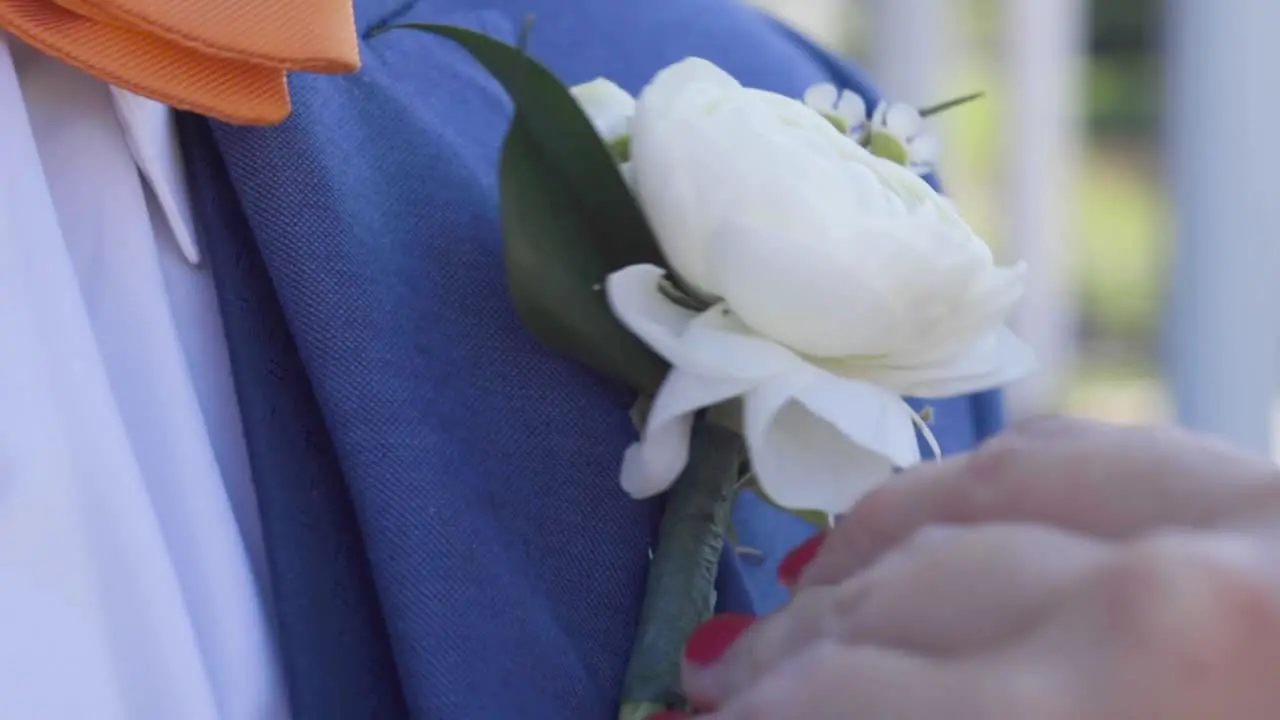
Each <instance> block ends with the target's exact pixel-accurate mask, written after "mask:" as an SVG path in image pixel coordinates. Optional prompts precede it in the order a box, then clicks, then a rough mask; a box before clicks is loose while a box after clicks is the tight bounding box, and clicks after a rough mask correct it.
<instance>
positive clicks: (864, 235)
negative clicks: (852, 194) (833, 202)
mask: <svg viewBox="0 0 1280 720" xmlns="http://www.w3.org/2000/svg"><path fill="white" fill-rule="evenodd" d="M801 194H803V193H801ZM782 199H783V198H781V197H779V198H778V199H777V200H778V202H781V201H782ZM791 199H793V200H795V201H796V202H797V203H801V204H802V203H803V202H804V198H803V197H794V198H791ZM781 217H783V218H793V219H794V221H793V222H790V223H784V224H783V225H778V226H775V227H770V226H769V225H768V224H766V222H753V221H752V220H753V219H752V218H730V219H728V220H726V222H725V223H724V224H723V225H722V226H721V227H720V228H719V230H718V231H717V233H716V234H715V236H714V237H713V240H712V243H711V248H712V251H713V253H712V254H713V255H714V256H715V257H718V258H719V262H718V263H717V264H716V266H715V267H714V268H712V275H711V278H712V279H713V283H714V287H715V288H716V290H717V291H718V292H719V293H720V295H721V296H722V297H724V299H725V301H726V303H727V304H728V305H729V307H731V308H733V311H734V312H735V313H736V314H737V315H738V316H739V317H741V318H742V320H743V322H745V323H746V324H747V325H748V326H749V327H751V328H752V329H753V330H754V331H755V332H758V333H760V334H761V335H764V336H766V337H769V338H772V339H774V340H777V341H778V342H780V343H782V344H784V345H786V346H787V347H790V348H794V349H795V350H797V351H799V352H801V353H804V354H807V355H812V356H815V357H841V356H846V355H874V354H878V353H880V352H882V351H883V350H884V349H885V348H887V347H893V346H894V344H895V342H896V341H895V338H897V337H898V336H899V333H900V332H901V331H902V330H903V329H904V328H905V327H908V322H909V318H907V317H905V316H903V315H902V314H901V310H900V308H899V306H898V300H897V298H896V297H895V295H894V294H893V290H894V288H893V287H886V288H882V287H878V283H877V282H876V281H875V279H874V278H873V276H872V275H871V274H870V273H868V266H869V265H874V264H875V263H876V262H877V261H878V260H879V258H877V257H876V256H875V255H878V254H879V253H874V254H873V252H874V251H877V250H881V249H883V250H887V251H890V252H894V253H897V252H902V251H903V250H905V249H909V248H908V246H906V245H903V244H901V243H899V244H898V245H897V246H896V247H895V246H894V244H893V239H892V238H890V239H880V238H878V237H874V236H875V235H876V234H877V233H881V232H884V233H892V232H895V231H897V229H895V228H893V227H888V226H880V227H875V226H867V227H863V228H860V230H859V232H860V235H861V237H860V238H859V241H858V242H849V243H846V244H844V245H837V244H832V243H830V242H828V238H827V236H825V235H823V234H819V233H821V230H820V229H818V228H811V227H806V224H807V221H806V220H805V216H804V215H802V214H800V213H783V214H782V216H781ZM809 218H810V219H812V218H813V216H809Z"/></svg>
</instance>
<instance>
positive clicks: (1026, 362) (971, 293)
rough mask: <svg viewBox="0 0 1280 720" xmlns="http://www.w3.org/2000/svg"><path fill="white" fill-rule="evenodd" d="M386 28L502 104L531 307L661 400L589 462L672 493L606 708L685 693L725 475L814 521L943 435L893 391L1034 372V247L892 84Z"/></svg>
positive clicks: (583, 352) (646, 709)
mask: <svg viewBox="0 0 1280 720" xmlns="http://www.w3.org/2000/svg"><path fill="white" fill-rule="evenodd" d="M399 27H400V28H410V29H414V30H419V31H423V32H428V33H432V34H435V35H439V36H442V37H446V38H449V39H450V40H452V41H454V42H456V43H458V44H459V45H460V46H462V47H463V48H464V49H465V50H467V51H468V52H469V53H470V54H471V55H472V56H473V57H475V59H476V60H477V61H479V62H480V63H481V64H482V65H483V66H484V67H485V68H486V69H487V70H488V71H489V73H490V74H492V75H493V77H494V78H495V79H497V80H498V82H499V83H501V84H502V86H503V87H504V88H505V89H506V90H507V92H508V93H509V94H510V95H511V97H512V99H513V101H514V105H515V114H514V119H513V122H512V125H511V128H510V131H509V132H508V134H507V137H506V140H505V143H504V145H503V150H502V157H501V165H500V168H499V171H498V175H499V181H500V188H501V192H500V197H499V200H500V206H501V207H500V210H501V215H502V220H503V234H504V238H503V244H504V251H505V258H506V270H507V279H508V285H509V289H510V293H511V298H512V303H513V306H514V309H515V312H516V313H517V314H518V315H519V317H520V320H521V321H522V323H523V325H524V327H525V328H526V329H527V330H528V332H529V333H531V334H532V335H533V336H534V337H536V338H537V339H538V340H540V341H541V342H542V343H543V344H544V345H545V346H546V347H547V348H549V349H551V350H552V351H554V352H557V353H560V354H562V355H564V356H566V357H569V358H572V359H574V360H576V361H578V362H580V363H582V364H583V365H585V366H586V367H589V368H591V369H593V370H595V371H597V372H599V373H600V374H602V375H604V376H606V377H609V378H611V379H613V380H615V381H617V382H619V383H622V384H625V385H626V386H627V387H630V388H632V389H633V390H635V391H636V393H637V395H639V396H640V397H641V398H642V399H647V400H649V401H650V402H647V403H641V405H645V406H647V407H648V412H647V416H645V417H644V418H643V419H642V422H641V423H640V424H641V426H642V431H641V434H640V438H639V440H638V441H637V442H636V443H635V444H634V445H633V446H632V447H630V448H629V449H628V450H627V451H626V452H625V455H624V456H623V457H622V458H620V471H619V475H618V477H617V478H608V479H604V478H602V481H607V482H620V483H621V485H622V488H623V490H625V491H626V492H628V493H630V494H631V495H632V496H633V497H636V498H646V497H650V496H653V495H656V494H658V493H663V492H666V493H667V497H666V502H665V504H664V511H663V519H662V523H661V526H660V528H659V529H658V540H657V544H656V546H655V547H654V548H653V550H652V560H651V562H650V564H649V579H648V583H647V586H646V594H645V599H644V604H643V609H642V612H641V617H642V620H641V627H640V628H639V631H638V632H637V634H636V640H635V644H634V647H633V650H632V656H631V660H630V663H629V666H628V670H627V676H626V679H625V681H624V686H623V689H622V705H621V708H620V709H619V717H620V718H622V719H623V720H642V719H643V718H648V717H649V716H651V715H654V714H657V713H659V712H661V711H664V710H667V709H675V708H680V707H681V706H682V705H683V704H684V703H683V702H682V701H681V700H680V694H679V690H680V683H679V679H680V657H681V649H682V647H683V645H684V643H685V640H686V639H687V638H688V637H689V635H690V633H691V632H692V631H693V630H694V628H695V627H696V626H697V625H698V624H699V623H701V622H702V621H703V620H705V619H706V618H707V617H708V616H709V615H710V614H711V612H712V610H713V607H714V597H715V579H716V572H717V568H718V563H719V557H720V552H721V550H722V548H723V545H724V543H725V538H726V535H727V534H728V531H729V518H730V509H731V507H732V505H733V500H734V496H735V493H736V492H738V491H739V490H740V489H741V488H742V487H744V486H751V487H755V488H758V489H759V490H760V491H761V492H763V493H764V495H765V496H767V497H768V498H769V499H771V500H772V501H773V502H774V503H775V504H777V505H779V506H781V507H783V508H785V509H788V510H790V511H793V512H796V513H797V514H802V515H803V516H805V517H814V516H816V517H818V518H819V520H818V522H821V523H826V522H827V520H828V518H829V516H830V515H833V514H836V513H839V512H842V511H844V510H846V509H847V508H848V507H849V506H850V505H851V504H852V503H853V502H854V501H855V500H856V499H857V498H858V496H859V495H861V494H862V493H864V492H866V491H867V490H868V489H869V488H871V487H873V486H874V485H875V484H876V483H879V482H881V481H883V480H884V479H885V478H886V477H887V476H888V475H889V473H890V472H892V470H893V469H894V468H901V467H906V466H909V465H912V464H914V463H916V462H919V460H920V452H919V446H918V444H917V429H919V430H920V431H921V434H922V435H923V436H924V438H925V440H926V441H927V442H932V434H931V433H930V431H929V429H928V427H927V424H926V423H924V422H922V421H921V418H919V417H918V416H916V414H915V413H914V412H913V411H912V409H911V407H910V406H909V405H907V403H906V402H905V401H904V400H903V396H904V395H912V396H917V397H926V398H928V397H944V396H950V395H958V394H964V393H969V392H974V391H977V390H983V389H986V388H991V387H995V386H998V385H1000V384H1002V383H1005V382H1008V381H1010V380H1013V379H1015V378H1017V377H1019V376H1021V375H1022V374H1025V373H1026V372H1028V371H1029V370H1030V369H1031V367H1032V360H1031V355H1030V353H1029V352H1028V350H1027V348H1026V347H1025V346H1024V345H1023V344H1022V343H1021V342H1020V341H1018V339H1017V338H1015V337H1014V336H1013V335H1012V334H1011V333H1010V332H1009V331H1008V330H1007V329H1005V327H1004V324H1003V323H1004V319H1005V316H1006V315H1007V314H1008V313H1009V311H1010V309H1011V308H1012V307H1013V305H1014V303H1016V302H1017V300H1018V298H1019V296H1020V295H1021V293H1022V284H1023V276H1024V273H1023V269H1022V267H1021V266H1020V265H1014V266H1010V267H1000V266H997V265H996V264H995V262H994V261H993V259H992V256H991V252H990V250H988V248H987V246H986V245H985V244H984V243H983V242H982V241H981V239H979V238H978V237H977V236H975V235H974V233H973V231H972V230H971V229H970V228H969V226H968V225H967V224H965V222H964V221H963V220H962V219H961V218H960V216H959V215H958V214H957V213H956V212H955V210H954V209H953V206H952V205H951V204H949V203H948V202H947V201H946V200H945V199H944V198H942V197H941V196H939V195H938V194H937V193H936V192H935V191H934V190H933V189H932V188H930V186H929V185H928V184H926V183H925V182H924V180H922V179H921V177H920V176H919V174H918V173H919V172H920V171H921V170H922V167H923V166H922V165H921V163H920V162H915V163H914V165H913V160H912V152H913V151H912V150H911V149H910V148H911V147H913V143H915V144H916V145H915V146H918V144H919V138H920V136H919V135H918V134H913V131H912V128H914V127H915V126H914V125H911V124H910V123H908V124H903V122H902V121H901V119H900V113H897V112H895V110H894V109H893V107H892V106H890V107H888V108H887V109H886V110H885V111H884V112H883V113H877V112H873V113H872V115H871V117H866V107H865V103H861V104H859V103H860V102H861V99H860V98H856V96H854V95H841V94H840V93H836V94H835V95H834V96H833V95H832V94H831V92H828V91H827V90H823V91H821V93H812V92H811V93H810V94H809V95H810V97H809V98H808V99H809V101H810V102H811V103H817V104H819V105H821V104H823V103H825V102H826V101H830V102H829V104H830V108H827V109H823V108H818V109H815V108H814V107H810V106H808V105H806V104H805V103H804V102H802V101H800V100H797V99H793V98H788V97H784V96H782V95H777V94H775V93H770V92H765V91H762V90H755V89H750V88H745V87H743V86H742V85H741V84H740V83H738V81H736V80H735V79H734V78H732V77H730V76H729V75H728V74H726V73H725V72H723V71H722V70H720V69H719V68H717V67H716V66H714V65H712V64H711V63H709V62H707V61H705V60H699V59H689V60H685V61H682V62H679V63H676V64H674V65H672V66H670V67H668V68H666V69H664V70H662V71H661V72H659V73H658V74H657V75H656V76H655V77H654V78H653V79H652V81H651V82H650V83H648V85H647V86H646V87H645V88H644V90H643V92H641V93H640V95H639V97H638V98H633V97H632V96H631V95H630V94H629V93H627V92H625V91H623V90H622V89H621V88H619V87H617V86H616V85H614V84H613V83H611V82H609V81H608V80H603V79H602V80H596V81H593V82H591V83H587V84H585V85H581V86H577V87H575V88H573V89H570V88H568V87H566V86H565V85H564V84H563V83H562V82H560V80H558V79H557V78H556V77H555V75H553V74H552V73H551V72H550V71H548V70H547V69H546V68H545V67H543V66H542V65H540V64H539V63H537V62H535V61H533V60H532V59H531V58H529V57H528V56H527V55H526V54H525V53H524V52H523V50H522V49H521V48H519V47H516V48H513V47H509V46H506V45H503V44H501V43H499V42H497V41H495V40H493V39H491V38H488V37H486V36H484V35H480V34H478V33H475V32H472V31H469V30H464V29H461V28H455V27H449V26H443V25H424V24H409V25H403V26H399ZM394 29H396V28H391V29H390V30H394ZM386 31H387V30H383V31H380V32H386ZM526 32H527V28H526ZM819 95H821V97H819ZM855 98H856V99H855ZM818 101H823V103H820V102H818ZM920 114H923V113H920ZM845 115H847V116H848V117H847V118H846V120H847V122H846V121H841V118H844V116H845ZM833 117H834V118H835V119H834V120H833ZM860 118H861V119H860ZM913 122H914V121H913ZM908 125H910V127H908ZM880 131H884V132H890V133H899V134H900V135H901V137H899V135H893V137H894V138H898V140H900V141H901V142H899V143H898V144H899V145H902V146H903V147H905V148H907V150H905V151H903V152H897V151H896V150H894V148H898V145H885V144H883V143H880V144H878V143H877V142H876V141H875V138H876V137H878V136H877V134H876V133H877V132H880ZM909 131H912V132H909ZM898 140H895V142H898ZM886 148H887V149H886ZM899 149H900V148H899ZM926 149H927V148H926ZM891 150H893V152H890V151H891ZM917 151H918V147H917ZM917 156H918V157H917V158H916V160H920V159H922V158H923V157H924V155H923V154H921V153H920V152H917ZM619 412H620V413H621V412H626V409H625V408H619ZM549 422H554V418H551V419H549ZM938 450H939V449H938V448H937V446H936V443H935V444H934V451H935V452H934V454H935V455H937V454H939V453H938Z"/></svg>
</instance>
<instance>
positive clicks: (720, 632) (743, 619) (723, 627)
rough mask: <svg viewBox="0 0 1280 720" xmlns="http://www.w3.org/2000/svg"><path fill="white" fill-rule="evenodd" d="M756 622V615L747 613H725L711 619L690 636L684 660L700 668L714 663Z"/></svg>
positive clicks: (685, 647) (686, 644)
mask: <svg viewBox="0 0 1280 720" xmlns="http://www.w3.org/2000/svg"><path fill="white" fill-rule="evenodd" d="M755 621H756V617H755V616H754V615H748V614H746V613H724V614H723V615H717V616H715V617H713V618H711V619H710V620H708V621H706V622H704V623H702V624H701V625H699V626H698V629H697V630H694V631H693V635H690V636H689V642H687V643H685V646H684V659H685V660H688V661H689V662H690V663H692V664H694V665H697V666H700V667H701V666H705V665H710V664H712V663H714V662H715V661H717V660H719V659H720V656H721V655H724V654H725V651H727V650H728V649H729V648H730V647H731V646H732V645H733V643H734V641H735V640H737V639H738V636H739V635H741V634H742V633H743V632H744V631H745V630H746V629H747V628H749V627H751V623H753V622H755Z"/></svg>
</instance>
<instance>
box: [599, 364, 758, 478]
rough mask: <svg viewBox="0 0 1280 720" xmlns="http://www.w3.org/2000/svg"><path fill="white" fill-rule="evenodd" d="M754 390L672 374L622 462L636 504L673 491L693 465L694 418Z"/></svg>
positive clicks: (742, 383) (739, 383) (736, 382)
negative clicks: (691, 443)
mask: <svg viewBox="0 0 1280 720" xmlns="http://www.w3.org/2000/svg"><path fill="white" fill-rule="evenodd" d="M753 384H754V381H750V380H741V379H737V378H723V377H707V376H704V375H696V374H694V373H690V372H686V371H684V370H681V369H680V368H672V370H671V372H670V373H668V374H667V377H666V379H665V380H663V382H662V387H660V388H658V393H657V395H656V396H655V397H654V399H653V405H652V407H650V408H649V417H648V419H647V420H646V421H645V427H644V432H643V433H642V435H641V438H640V442H638V443H635V444H634V445H632V446H631V447H630V448H628V449H627V452H626V454H625V455H624V456H623V459H622V472H621V482H622V489H623V490H625V491H626V492H627V494H629V495H631V497H633V498H646V497H651V496H653V495H657V494H658V493H660V492H663V491H665V490H666V489H667V488H669V487H671V484H672V483H674V482H675V481H676V478H678V477H679V476H680V472H681V471H682V470H684V466H685V465H686V464H687V463H688V462H689V433H690V431H691V430H692V427H693V417H694V414H695V413H696V412H697V411H699V410H701V409H702V408H705V407H710V406H712V405H715V404H717V403H720V402H723V401H725V400H728V399H730V398H735V397H737V396H739V395H741V394H743V393H745V392H746V391H747V390H749V389H750V388H751V386H752V385H753Z"/></svg>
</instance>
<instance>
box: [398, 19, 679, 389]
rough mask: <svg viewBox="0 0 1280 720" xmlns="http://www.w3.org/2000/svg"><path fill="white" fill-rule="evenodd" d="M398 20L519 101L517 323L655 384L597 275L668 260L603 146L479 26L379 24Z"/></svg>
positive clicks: (566, 350) (513, 252) (538, 75)
mask: <svg viewBox="0 0 1280 720" xmlns="http://www.w3.org/2000/svg"><path fill="white" fill-rule="evenodd" d="M397 29H408V30H418V31H421V32H426V33H430V34H434V35H439V36H442V37H445V38H448V39H450V40H452V41H454V42H456V43H458V44H459V45H461V46H462V47H463V49H465V50H466V51H467V52H468V53H470V54H471V56H472V57H474V58H475V59H476V60H477V61H478V62H479V63H480V64H481V65H483V66H484V67H485V69H486V70H488V71H489V73H490V74H491V75H493V77H494V78H495V79H496V80H497V81H498V82H499V83H500V84H501V85H502V86H503V88H504V89H506V91H507V93H508V94H510V95H511V98H512V100H513V101H514V103H515V108H516V114H515V118H514V120H513V122H512V126H511V130H510V132H509V133H508V134H507V138H506V142H505V143H504V145H503V149H502V166H501V171H500V193H501V205H502V208H501V211H502V224H503V234H504V247H505V255H506V265H507V282H508V285H509V289H510V292H511V296H512V299H513V301H514V303H515V307H516V311H517V313H518V314H519V316H520V319H521V321H522V322H523V323H524V325H525V327H526V328H527V329H528V330H529V332H531V333H532V334H533V335H534V336H535V337H536V338H538V340H540V341H541V342H542V343H544V344H546V345H548V346H549V347H551V348H552V349H554V350H556V351H558V352H560V353H563V354H565V355H567V356H568V357H570V358H572V359H574V360H577V361H579V362H582V363H584V364H586V365H588V366H589V367H591V368H593V369H594V370H596V371H597V372H600V373H602V374H605V375H607V376H610V377H612V378H615V379H617V380H619V381H622V382H624V383H626V384H627V385H628V386H630V387H631V388H633V389H635V390H636V391H638V392H641V393H647V394H652V393H653V392H655V391H656V390H657V388H658V385H659V384H660V383H661V381H662V378H663V376H664V375H665V374H666V371H667V365H666V363H665V362H664V361H663V360H662V359H661V358H659V357H658V356H657V355H655V354H653V352H652V351H650V350H649V349H648V348H647V347H646V346H645V345H644V344H643V343H641V342H640V341H639V340H638V339H636V338H635V336H633V335H632V334H631V333H630V331H628V330H627V329H626V328H625V327H624V326H623V325H622V324H621V323H619V322H618V320H617V318H615V317H614V315H613V312H612V310H610V309H609V306H608V302H607V301H606V299H605V296H604V292H603V288H602V284H603V283H604V279H605V277H607V276H608V275H609V274H610V273H612V272H614V271H615V270H619V269H621V268H624V267H627V266H629V265H635V264H638V263H648V264H652V265H658V266H660V267H667V264H666V262H665V261H664V260H663V258H662V255H661V253H660V252H659V250H658V244H657V242H656V241H655V239H654V236H653V231H652V230H651V229H650V227H649V224H648V221H647V220H646V219H645V217H644V214H643V213H642V212H641V210H640V207H639V205H637V204H636V201H635V198H634V197H632V195H631V192H630V190H629V189H628V188H627V185H626V182H625V181H624V180H623V179H622V175H621V173H619V172H618V168H617V165H616V164H615V162H614V159H613V156H612V155H611V153H610V151H609V148H608V147H607V146H606V145H605V143H604V141H603V140H601V138H600V137H599V135H597V134H596V131H595V129H594V128H593V127H592V125H591V121H590V120H589V119H588V118H587V116H586V114H585V113H584V112H583V111H582V109H581V107H579V105H578V103H577V101H575V100H574V99H573V96H572V95H571V94H570V92H569V89H568V88H567V87H566V86H565V85H564V84H563V83H561V82H560V80H559V79H557V78H556V77H555V75H554V74H552V73H551V71H549V70H547V69H546V68H545V67H543V66H542V65H541V64H539V63H538V62H536V61H534V60H533V59H532V58H530V57H529V56H528V55H526V54H524V53H523V52H521V51H520V50H518V49H516V48H513V47H511V46H509V45H506V44H503V43H501V42H498V41H497V40H494V39H492V38H490V37H487V36H485V35H482V34H480V33H476V32H472V31H470V30H465V29H462V28H457V27H451V26H447V25H432V24H425V23H407V24H403V25H397V26H394V27H391V28H388V29H387V31H390V30H397ZM384 32H385V31H384Z"/></svg>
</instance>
